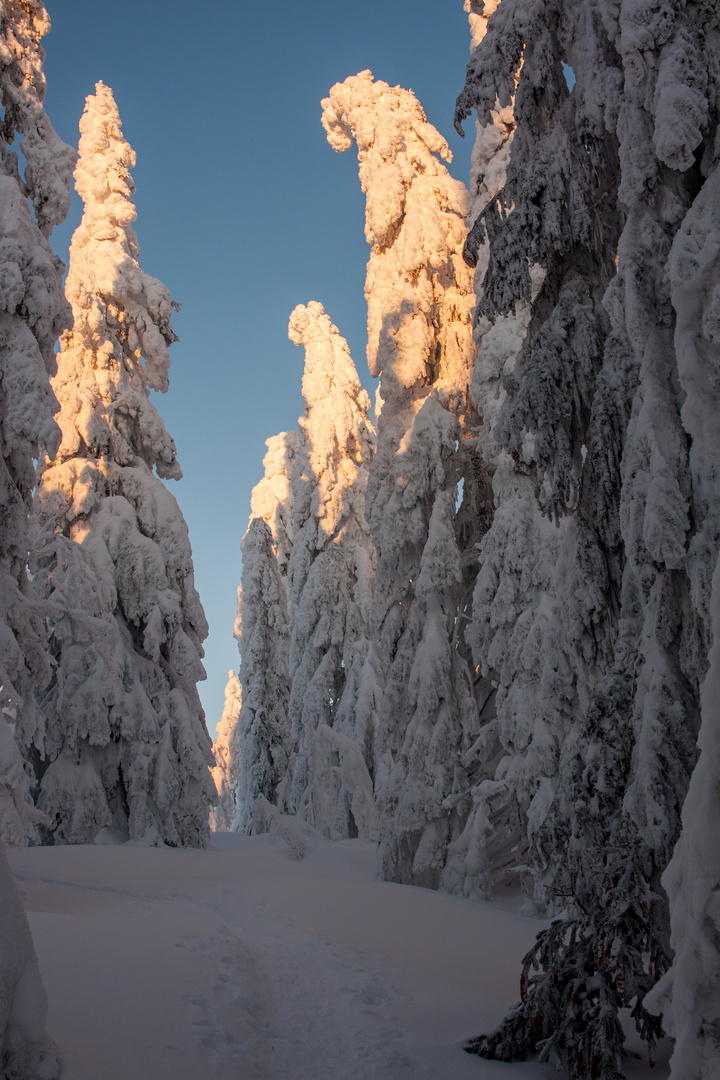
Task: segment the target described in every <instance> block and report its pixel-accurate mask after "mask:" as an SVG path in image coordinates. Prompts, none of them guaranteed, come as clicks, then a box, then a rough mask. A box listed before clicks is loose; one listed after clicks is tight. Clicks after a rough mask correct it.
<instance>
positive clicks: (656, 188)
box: [0, 0, 720, 1080]
mask: <svg viewBox="0 0 720 1080" xmlns="http://www.w3.org/2000/svg"><path fill="white" fill-rule="evenodd" d="M0 10H1V12H2V20H1V21H0V83H1V85H2V107H3V122H2V128H1V131H2V142H3V150H2V174H3V175H2V176H1V177H0V193H1V198H0V215H1V224H0V230H1V233H2V237H1V241H0V242H1V244H2V254H1V259H2V269H1V270H0V309H1V310H0V323H1V325H2V328H3V329H2V333H1V334H0V365H1V367H0V424H1V425H2V428H1V430H2V444H3V482H2V498H1V499H0V506H2V523H3V527H2V533H1V534H0V570H1V577H0V607H1V608H2V619H1V620H0V686H1V696H2V709H3V718H4V719H3V720H2V721H1V722H0V836H2V839H3V840H4V842H5V843H6V844H9V845H13V846H19V845H23V844H27V843H29V844H45V845H48V844H55V845H60V844H68V843H72V844H85V843H100V842H103V841H104V840H107V839H108V838H109V837H112V838H113V839H114V840H116V841H118V840H119V841H124V840H133V841H136V842H143V843H145V844H156V845H160V844H169V845H173V846H195V847H202V846H203V844H204V843H205V840H206V838H207V836H208V834H209V828H210V827H212V828H213V829H215V830H229V831H243V832H247V833H251V834H252V833H261V832H265V831H267V830H268V829H273V828H277V827H278V823H280V822H283V821H287V819H288V818H290V819H293V818H295V819H299V820H300V822H302V823H303V824H304V825H306V826H309V827H312V828H313V829H315V830H317V832H319V833H321V834H323V835H324V836H325V837H327V838H328V839H331V840H343V839H352V838H360V839H361V840H368V841H373V842H377V869H378V874H379V875H380V877H382V878H383V879H384V880H386V881H393V882H398V883H401V884H405V885H414V886H422V887H425V888H431V889H440V890H444V891H446V892H449V893H452V894H456V895H458V896H461V897H466V898H469V899H471V900H474V901H484V900H488V899H491V898H492V897H493V894H494V891H495V890H497V889H498V888H499V887H501V886H502V887H506V886H508V887H511V888H515V889H517V890H522V893H523V894H524V910H525V912H526V913H527V914H531V915H542V916H545V917H548V918H549V919H550V920H551V921H550V922H549V925H548V927H547V929H545V930H543V931H542V932H541V933H540V935H539V936H538V939H537V942H536V945H535V947H534V948H533V949H532V951H531V952H530V953H528V955H527V957H526V959H525V964H524V969H523V971H522V974H521V973H518V975H519V976H520V975H521V980H520V981H521V1000H520V1001H519V1002H518V1004H517V1005H516V1006H515V1007H514V1008H513V1010H512V1011H511V1012H510V1013H509V1014H508V1015H507V1017H506V1018H505V1020H504V1021H503V1022H502V1024H501V1025H500V1026H499V1027H498V1028H497V1029H496V1030H495V1031H492V1032H487V1033H483V1034H480V1035H477V1037H474V1038H472V1039H470V1040H469V1041H468V1043H467V1044H466V1049H467V1050H468V1051H469V1052H470V1053H472V1054H477V1055H480V1056H482V1057H487V1058H496V1059H499V1060H502V1061H517V1060H523V1059H525V1058H526V1057H527V1056H528V1055H530V1054H539V1056H540V1060H547V1059H552V1058H553V1057H554V1058H555V1059H557V1061H558V1062H559V1064H560V1065H561V1066H562V1067H564V1069H565V1070H566V1072H567V1074H568V1076H569V1077H572V1078H576V1080H619V1078H620V1077H621V1076H622V1068H623V1066H622V1053H623V1040H624V1035H623V1029H622V1026H621V1021H620V1012H621V1010H624V1009H628V1010H630V1011H631V1015H632V1019H633V1021H634V1023H635V1025H636V1027H637V1030H638V1032H639V1034H640V1036H641V1037H642V1039H644V1040H645V1041H646V1042H647V1045H648V1052H649V1054H650V1057H651V1059H652V1055H653V1052H654V1045H655V1042H656V1041H657V1039H658V1038H659V1037H660V1035H661V1034H662V1033H663V1032H666V1033H668V1034H670V1035H671V1036H673V1038H674V1039H675V1053H674V1056H673V1059H672V1065H671V1076H672V1080H713V1078H716V1077H717V1076H718V1075H719V1074H720V1036H719V1035H718V1031H719V1030H720V899H719V898H720V855H719V853H718V845H717V841H716V839H715V832H714V830H715V829H716V828H717V827H718V823H719V822H720V794H719V792H720V775H719V772H720V563H719V562H718V553H719V551H720V465H719V464H718V463H719V462H720V457H719V456H718V455H719V454H720V426H719V423H720V422H719V421H718V417H719V416H720V124H719V122H720V11H719V10H718V9H717V5H716V4H715V2H714V0H684V2H677V0H485V2H483V0H466V2H465V10H466V11H467V13H468V18H469V23H470V31H471V58H470V62H469V64H468V67H467V75H466V81H465V85H464V87H463V88H462V89H461V92H460V94H459V97H458V102H457V111H456V116H455V124H456V127H457V128H458V130H460V131H461V132H462V130H463V124H465V123H466V122H467V121H468V120H469V119H470V118H471V117H472V116H474V117H475V120H476V124H475V132H474V137H475V141H474V148H473V153H472V173H471V176H470V180H469V188H466V187H465V185H464V184H462V183H461V182H460V181H458V180H456V179H454V178H453V177H452V176H451V175H450V173H449V172H448V170H447V168H446V164H445V162H447V161H448V160H449V158H450V151H449V149H448V146H447V143H446V141H445V139H444V138H443V136H442V135H441V134H440V133H439V132H438V131H437V130H436V128H435V127H433V126H432V125H431V124H430V123H428V121H427V119H426V117H425V114H424V112H423V110H422V107H421V105H420V103H419V102H418V101H417V99H416V97H415V96H414V94H413V93H412V92H411V91H410V90H407V89H402V88H401V87H391V86H389V85H388V84H387V83H386V82H383V81H382V80H381V79H379V78H375V77H374V76H373V74H372V73H371V72H370V71H361V72H360V73H359V74H357V75H354V76H350V77H348V78H346V79H345V81H344V82H341V83H338V84H336V85H335V86H333V87H332V88H331V89H330V91H329V94H328V97H327V98H325V99H324V100H323V102H322V116H321V120H322V125H323V127H324V129H325V132H326V134H327V139H328V142H329V143H330V146H331V147H332V148H333V149H334V150H336V151H337V152H340V153H342V152H345V151H347V150H350V149H351V148H355V149H356V150H357V155H358V162H359V179H360V185H361V188H362V191H363V194H364V196H365V200H366V216H365V236H366V239H367V242H368V245H369V247H370V255H369V261H368V265H367V276H366V283H365V299H366V302H367V312H368V321H367V360H368V366H369V371H370V375H371V376H372V378H374V379H376V380H377V392H376V398H375V402H374V403H373V402H372V401H371V399H370V397H369V395H368V393H367V392H366V391H365V390H364V389H363V386H362V383H361V380H360V377H359V375H358V371H357V368H356V366H355V363H354V362H353V359H352V357H351V355H350V350H349V347H348V344H347V341H346V340H345V338H344V337H343V336H342V328H338V327H336V326H335V325H334V323H333V321H332V313H326V311H325V309H324V307H323V304H322V302H321V299H322V298H320V299H313V300H310V301H308V302H305V303H301V304H299V305H298V306H297V307H296V308H295V309H294V310H293V311H292V313H290V321H289V329H288V333H289V337H290V340H291V341H292V342H293V343H294V344H295V345H297V346H298V347H301V348H302V350H303V352H304V374H303V376H302V397H303V402H304V411H303V413H302V415H301V416H300V418H299V420H298V426H297V429H296V430H294V431H289V432H282V433H280V434H276V435H272V436H271V437H270V438H269V439H268V440H267V454H266V456H265V459H264V462H263V465H264V475H263V477H262V479H261V480H260V481H259V483H258V484H257V485H256V487H255V488H254V490H253V493H252V501H251V507H250V522H249V526H248V529H247V532H246V534H245V536H244V539H243V540H242V580H241V586H240V589H239V592H238V618H237V623H236V628H235V633H236V637H237V640H238V646H239V650H240V666H239V670H238V672H235V671H231V672H230V673H229V682H228V685H227V689H226V703H225V709H224V712H223V716H222V719H221V721H220V723H219V725H218V737H217V739H216V742H215V744H214V747H213V748H212V750H211V747H210V739H209V736H208V733H207V728H206V726H205V720H204V716H203V711H202V708H201V705H200V701H199V697H198V693H197V685H196V684H197V682H198V680H199V679H201V678H203V677H204V671H203V667H202V655H203V652H202V642H203V640H204V638H205V636H206V634H207V624H206V621H205V616H204V614H203V610H202V607H201V605H200V600H199V598H198V595H197V592H196V590H195V587H194V582H193V565H192V557H191V551H190V544H189V539H188V532H187V528H186V526H185V522H184V520H183V518H182V514H181V512H180V510H179V508H178V505H177V503H176V501H175V499H174V498H173V496H172V495H171V494H170V493H169V491H168V489H167V488H166V486H165V485H164V484H163V482H162V481H163V479H173V478H177V477H179V476H180V469H179V465H178V463H177V460H176V455H175V444H174V442H173V439H172V438H171V436H170V435H169V433H168V432H167V430H166V429H165V427H164V424H163V422H162V420H161V419H160V416H159V414H158V412H157V411H156V409H155V407H154V405H153V404H152V403H151V400H150V391H151V390H157V391H165V390H167V388H168V370H169V353H168V350H169V346H170V345H171V344H172V342H173V341H174V340H175V336H174V333H173V330H172V325H171V322H172V317H173V313H174V310H175V308H176V305H174V303H173V300H172V299H171V297H170V294H169V293H168V291H167V289H166V288H165V286H163V285H162V283H161V282H159V281H158V280H157V279H155V278H152V277H150V276H149V275H148V274H147V273H146V272H145V271H144V270H143V269H141V267H140V263H139V261H138V253H139V248H138V243H137V238H136V235H135V232H134V229H133V227H132V223H133V221H134V220H135V216H136V214H135V207H134V204H133V198H132V196H133V192H134V185H133V181H132V178H131V174H130V170H131V169H132V167H133V166H134V164H135V156H134V153H133V151H132V150H131V148H130V146H129V145H128V143H127V142H126V140H125V139H124V137H123V134H122V129H121V123H120V118H119V115H118V111H117V108H116V105H115V101H114V99H113V94H112V91H111V90H110V89H109V88H108V87H107V86H105V85H103V84H102V83H98V85H97V86H96V88H95V92H94V94H91V95H90V96H89V97H88V98H87V103H86V108H85V112H84V114H83V116H82V118H81V120H80V142H79V148H78V154H77V155H76V154H75V152H74V151H73V150H72V149H71V148H70V147H68V146H66V145H64V144H63V143H61V142H60V140H59V139H58V137H57V135H56V134H55V132H54V130H53V129H52V127H51V125H50V122H49V120H48V118H47V116H46V114H45V112H44V108H43V99H44V93H45V83H44V77H43V73H42V62H43V52H42V49H41V47H40V39H41V37H42V36H43V34H44V33H46V32H47V30H48V27H49V23H48V18H47V14H46V12H45V9H44V7H43V5H42V3H41V2H40V0H27V2H21V0H0ZM458 78H459V82H460V80H461V73H458ZM16 135H19V136H20V137H21V141H20V144H19V145H20V149H21V151H22V154H23V157H24V162H25V164H24V171H23V173H22V175H21V173H20V171H19V168H18V157H17V154H16V153H15V150H13V149H12V145H13V143H14V141H15V138H16ZM73 168H74V170H75V171H74V176H75V184H76V188H77V191H78V194H79V195H80V197H81V198H82V200H83V206H84V212H83V218H82V222H81V224H80V226H79V228H78V229H77V231H76V232H75V235H74V237H73V240H72V245H71V249H70V258H69V266H68V273H67V279H66V283H65V287H64V293H63V281H62V274H63V265H62V263H61V262H60V260H59V259H58V258H57V257H56V256H55V255H54V254H53V252H52V250H51V247H50V244H49V239H50V234H51V231H52V228H53V226H55V225H57V224H58V223H59V222H60V221H61V220H63V218H64V216H65V215H66V213H67V210H68V206H69V193H70V181H71V174H72V172H73ZM338 272H341V271H340V268H338ZM58 340H59V341H60V351H59V352H58V353H57V354H56V353H55V351H54V349H55V345H56V342H57V341H58ZM213 751H214V753H213ZM213 780H214V783H213ZM0 858H2V852H0ZM0 928H2V932H3V935H4V936H5V937H8V936H9V935H12V940H13V942H14V944H13V947H12V949H10V950H9V952H8V953H7V955H6V956H4V957H3V958H2V961H1V963H2V967H0V1051H1V1053H2V1065H3V1068H4V1075H5V1076H7V1077H15V1078H24V1077H26V1078H28V1080H30V1078H37V1080H40V1078H43V1077H44V1078H45V1080H48V1078H51V1077H53V1076H55V1075H56V1073H57V1068H56V1066H55V1064H54V1056H53V1049H52V1046H50V1045H49V1043H48V1042H47V1040H46V1039H45V1036H44V1034H43V1031H44V1008H45V1006H44V998H43V990H42V986H41V983H40V980H39V976H38V972H37V965H36V963H35V960H34V955H33V950H32V943H31V940H30V936H29V932H28V931H27V927H26V924H25V922H24V916H23V914H22V911H21V908H20V905H19V900H18V898H17V894H16V892H15V889H14V885H13V882H12V879H11V876H10V872H9V870H8V869H7V867H6V865H5V863H4V861H2V862H0ZM468 1034H470V1033H468Z"/></svg>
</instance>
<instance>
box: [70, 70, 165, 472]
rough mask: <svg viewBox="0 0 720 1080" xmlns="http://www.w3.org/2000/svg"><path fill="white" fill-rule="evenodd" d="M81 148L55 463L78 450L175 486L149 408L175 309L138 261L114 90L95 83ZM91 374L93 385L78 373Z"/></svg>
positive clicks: (130, 162) (130, 154)
mask: <svg viewBox="0 0 720 1080" xmlns="http://www.w3.org/2000/svg"><path fill="white" fill-rule="evenodd" d="M79 148H80V159H79V161H78V165H77V169H76V170H75V183H76V187H77V190H78V193H79V194H80V196H81V198H82V199H83V202H84V204H85V208H84V212H83V217H82V221H81V223H80V226H79V227H78V229H77V230H76V232H75V234H74V236H73V239H72V244H71V247H70V270H69V273H68V277H67V285H66V293H67V297H68V299H69V300H70V303H71V304H72V309H73V316H74V320H75V321H74V327H73V330H72V332H71V333H69V334H67V335H65V337H64V338H63V341H62V352H63V357H64V363H63V364H61V370H60V374H59V375H58V379H57V381H56V385H55V391H56V393H57V395H58V398H60V400H61V401H62V402H63V403H65V402H70V400H71V399H74V400H72V408H71V409H70V413H71V414H72V416H71V423H70V418H69V416H68V415H67V414H66V415H65V416H64V418H63V419H61V424H62V426H63V443H62V446H61V448H60V458H59V460H66V459H67V458H69V457H73V456H75V455H77V454H78V453H82V452H83V451H82V449H81V447H82V444H83V443H84V444H85V446H86V447H87V448H88V449H89V450H90V451H91V452H93V453H100V454H101V455H109V456H110V457H112V458H113V460H115V461H116V462H117V463H118V464H120V465H131V464H133V463H134V462H135V461H136V460H137V459H138V458H140V459H142V460H144V461H145V462H146V464H147V465H148V466H149V467H150V468H152V467H153V466H155V467H156V468H157V472H158V475H159V476H161V477H171V478H173V479H178V478H179V477H180V476H181V475H182V474H181V472H180V467H179V465H178V463H177V461H176V458H175V443H174V441H173V439H172V438H171V437H170V435H169V434H168V433H167V431H166V430H165V427H164V425H163V422H162V420H161V419H160V417H159V416H158V414H157V412H156V410H155V408H154V407H153V406H152V405H151V404H150V401H149V390H159V391H162V392H165V391H166V390H167V389H168V372H169V368H170V355H169V351H168V350H169V346H170V345H171V344H172V342H173V341H176V340H177V338H176V336H175V334H174V333H173V330H172V326H171V319H172V315H173V312H174V311H175V310H177V307H178V305H177V304H175V303H174V301H173V300H172V299H171V297H170V293H169V291H168V290H167V288H166V287H165V286H164V285H163V284H162V282H160V281H158V280H157V278H154V277H150V275H149V274H146V273H145V272H144V271H143V270H142V269H141V267H140V263H139V262H138V254H139V247H138V243H137V238H136V236H135V231H134V230H133V228H132V227H131V225H132V222H133V221H134V220H135V217H136V210H135V205H134V203H133V200H132V196H133V193H134V191H135V186H134V184H133V181H132V177H131V176H130V169H131V168H132V167H133V166H134V165H135V153H134V151H133V150H132V148H131V147H130V145H129V144H128V142H127V141H126V140H125V139H124V137H123V134H122V130H121V126H120V117H119V115H118V110H117V106H116V104H115V101H114V98H113V94H112V91H111V90H110V88H109V87H107V86H104V85H103V83H101V82H99V83H98V84H97V86H96V88H95V94H94V95H90V96H89V97H88V98H87V100H86V105H85V112H84V113H83V116H82V119H81V121H80V147H79ZM88 366H90V367H91V368H92V369H93V371H94V378H92V379H88V377H87V373H85V374H83V370H84V368H86V367H88Z"/></svg>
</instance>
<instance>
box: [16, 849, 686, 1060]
mask: <svg viewBox="0 0 720 1080" xmlns="http://www.w3.org/2000/svg"><path fill="white" fill-rule="evenodd" d="M10 858H11V863H12V866H13V869H14V871H15V873H16V875H17V877H18V879H19V885H20V888H21V892H22V895H23V896H24V901H25V904H26V907H27V910H28V914H29V917H30V922H31V926H32V930H33V935H34V938H35V943H36V948H37V951H38V957H39V960H40V967H41V970H42V973H43V978H44V980H45V984H46V987H47V989H48V994H49V999H50V1016H49V1028H50V1032H51V1034H52V1036H53V1037H54V1038H55V1040H56V1042H57V1043H58V1045H59V1047H60V1054H61V1058H62V1060H63V1062H64V1074H63V1076H64V1080H405V1078H410V1077H416V1076H417V1077H426V1078H427V1080H465V1078H468V1080H499V1078H501V1077H502V1078H503V1080H546V1078H549V1077H551V1076H557V1074H556V1073H555V1071H554V1069H550V1068H549V1067H546V1066H539V1065H537V1064H535V1063H527V1064H522V1065H514V1066H507V1065H501V1064H495V1063H491V1062H483V1061H480V1060H479V1059H478V1058H473V1057H469V1056H468V1055H466V1054H464V1053H463V1052H462V1049H461V1043H462V1040H463V1038H465V1037H467V1036H469V1035H474V1034H477V1033H478V1032H480V1031H482V1030H487V1028H488V1027H489V1026H491V1025H492V1024H493V1023H494V1022H495V1021H497V1020H498V1019H499V1018H500V1017H501V1015H502V1014H503V1012H504V1010H505V1009H506V1008H507V1006H508V1005H510V1004H512V1003H513V1001H514V1000H515V998H516V994H517V978H518V971H519V959H520V957H521V956H522V954H523V952H525V950H526V949H527V948H528V947H529V945H530V944H531V943H532V941H533V940H534V937H535V933H536V932H537V929H538V924H537V923H534V922H532V921H530V920H527V919H522V918H520V917H519V916H517V915H515V914H513V913H512V912H509V911H505V910H502V909H500V908H498V907H496V906H495V905H487V904H473V903H470V902H467V901H463V900H458V899H456V898H453V897H448V896H442V895H439V894H436V893H431V892H428V891H426V890H423V889H411V888H407V887H404V886H399V885H390V884H387V883H382V882H377V881H375V880H374V851H373V849H372V847H371V846H369V845H363V844H359V843H357V842H355V841H353V842H349V843H344V844H326V843H322V842H321V843H319V844H317V845H315V846H314V847H312V849H311V850H310V851H309V853H308V855H307V857H306V858H305V859H303V860H302V861H301V862H298V861H296V860H295V859H294V858H293V857H292V854H291V852H290V851H289V849H288V848H287V847H286V846H285V845H284V844H283V843H282V842H278V843H277V844H272V843H271V842H270V841H269V839H268V837H266V836H264V837H254V838H247V837H241V836H221V837H216V839H215V840H214V842H213V845H212V847H211V848H210V849H209V850H207V851H200V852H197V851H173V850H170V849H160V850H158V849H146V848H140V847H131V846H127V845H126V846H123V847H76V848H71V847H66V848H32V849H26V850H19V851H17V850H16V851H13V852H11V853H10ZM626 1072H627V1076H628V1078H629V1080H635V1078H639V1077H640V1076H642V1075H645V1069H644V1068H642V1067H637V1066H635V1067H632V1068H631V1067H629V1068H628V1069H627V1070H626ZM654 1075H655V1077H656V1078H657V1080H661V1078H662V1077H663V1076H664V1075H665V1073H664V1070H655V1072H654Z"/></svg>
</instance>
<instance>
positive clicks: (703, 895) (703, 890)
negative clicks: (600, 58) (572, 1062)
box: [646, 65, 720, 1080]
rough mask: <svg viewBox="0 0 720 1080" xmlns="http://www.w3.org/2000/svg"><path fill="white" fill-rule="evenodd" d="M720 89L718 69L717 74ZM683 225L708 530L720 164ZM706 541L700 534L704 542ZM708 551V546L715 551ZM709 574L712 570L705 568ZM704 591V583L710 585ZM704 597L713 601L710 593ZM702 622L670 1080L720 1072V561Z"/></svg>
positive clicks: (685, 313)
mask: <svg viewBox="0 0 720 1080" xmlns="http://www.w3.org/2000/svg"><path fill="white" fill-rule="evenodd" d="M709 73H710V74H711V76H714V81H715V86H716V87H717V84H718V75H719V74H720V70H719V66H718V65H716V67H715V69H714V71H713V70H712V69H711V70H710V72H709ZM708 173H709V175H708V178H707V179H706V180H705V183H704V184H703V186H702V187H701V189H700V191H699V193H698V195H697V197H696V198H695V201H694V202H693V205H692V206H691V208H690V210H689V211H688V213H687V214H686V216H685V218H684V219H683V222H682V225H681V227H680V229H679V230H678V232H677V235H676V237H675V240H674V243H673V247H672V250H671V252H670V262H669V265H670V286H671V289H672V300H673V306H674V308H675V310H676V312H677V322H676V326H675V347H676V350H677V357H678V373H679V377H680V383H681V386H682V387H683V389H684V390H685V392H686V394H687V397H686V399H685V403H684V405H683V409H682V418H683V422H684V424H685V426H686V428H687V430H688V431H689V433H690V434H691V436H692V438H693V445H692V450H691V455H690V460H691V466H692V467H693V472H694V473H695V475H696V476H698V477H702V479H703V481H704V483H703V484H702V495H703V496H704V497H705V498H706V499H707V501H708V507H707V509H709V510H711V513H708V514H707V516H706V517H705V523H704V524H705V527H706V531H707V528H708V526H712V527H713V529H714V531H715V535H716V530H717V522H718V505H717V504H718V500H719V499H720V483H719V478H718V460H720V427H719V426H718V425H719V423H720V393H719V392H718V372H719V371H720V284H719V282H720V162H719V161H718V158H717V156H716V157H715V159H714V160H713V161H712V163H711V164H710V167H709V169H708ZM700 535H701V534H696V537H699V536H700ZM707 546H708V545H707V543H705V544H703V547H707ZM704 570H705V574H704V575H703V576H706V572H707V564H706V565H705V567H704ZM705 585H706V583H705ZM699 599H700V600H701V601H702V602H703V603H704V604H705V603H707V600H708V593H707V585H706V587H705V589H703V592H702V594H700V596H699ZM703 615H704V617H705V620H706V622H707V623H708V624H709V628H710V630H711V633H712V648H711V651H710V656H709V670H708V672H707V675H706V676H705V679H704V681H703V684H702V693H701V703H702V725H701V728H700V734H699V737H698V746H699V748H700V758H699V761H698V763H697V765H696V767H695V770H694V772H693V774H692V777H691V779H690V787H689V790H688V794H687V798H686V800H685V803H684V805H683V811H682V833H681V835H680V839H679V841H678V843H677V846H676V848H675V852H674V854H673V858H672V861H671V863H670V866H669V867H668V869H667V871H666V872H665V874H664V876H663V885H664V886H665V888H666V889H667V892H668V895H669V899H670V914H671V928H672V934H671V943H672V947H673V951H674V961H673V966H672V968H671V969H670V971H669V972H668V974H667V975H666V976H665V978H664V979H663V980H662V982H661V983H660V984H659V985H658V986H657V987H656V989H655V990H654V991H653V993H652V996H651V998H650V999H649V1000H648V999H646V1005H647V1006H648V1007H649V1008H652V1009H653V1011H654V1010H655V1009H656V1008H659V1009H662V1013H663V1024H664V1025H665V1027H666V1028H667V1029H668V1030H669V1032H670V1034H672V1035H673V1036H674V1037H675V1052H674V1054H673V1057H672V1061H671V1071H670V1075H671V1078H672V1080H711V1077H714V1076H716V1075H717V1074H718V1073H719V1072H720V1044H719V1042H718V1037H717V1025H718V981H719V980H720V948H719V947H718V942H719V940H720V909H719V908H718V895H720V859H719V857H718V845H717V826H718V822H719V821H720V777H719V775H718V772H719V769H720V707H719V705H718V703H719V702H720V562H717V563H716V566H715V572H714V576H713V581H712V590H711V593H710V602H709V605H708V607H707V608H704V609H703Z"/></svg>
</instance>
